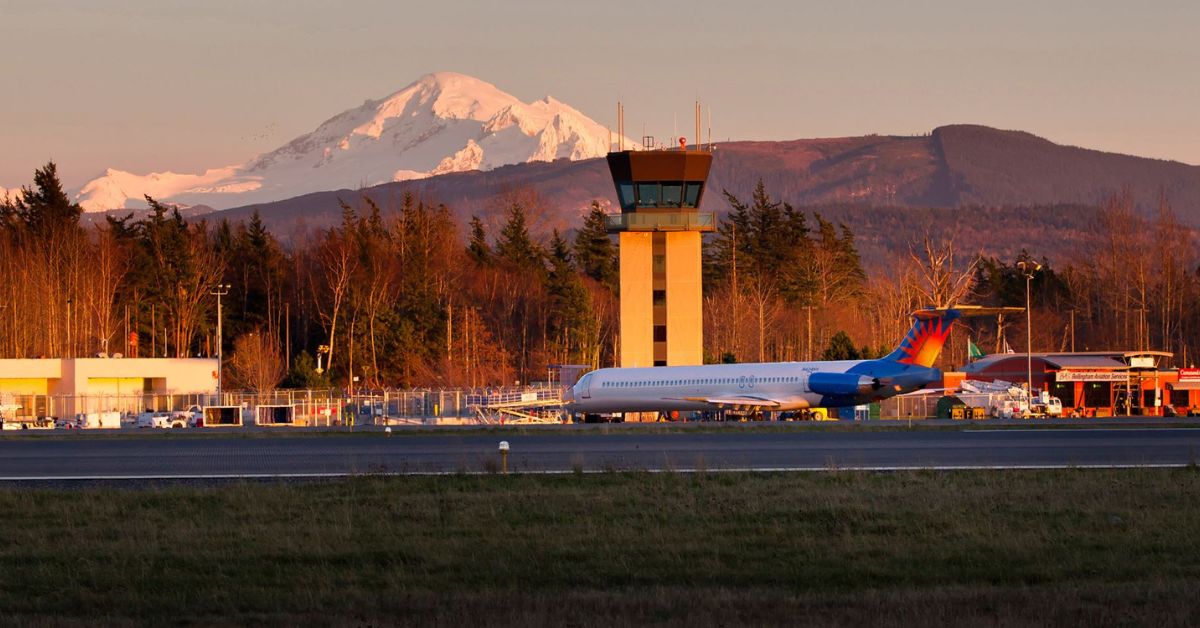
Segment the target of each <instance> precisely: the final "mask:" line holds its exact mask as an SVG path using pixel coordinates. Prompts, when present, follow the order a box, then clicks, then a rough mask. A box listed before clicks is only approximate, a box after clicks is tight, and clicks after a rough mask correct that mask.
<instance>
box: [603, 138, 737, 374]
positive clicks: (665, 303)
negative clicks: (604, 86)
mask: <svg viewBox="0 0 1200 628" xmlns="http://www.w3.org/2000/svg"><path fill="white" fill-rule="evenodd" d="M647 139H649V138H647ZM644 144H646V145H647V146H652V145H653V140H650V141H647V142H644ZM711 166H712V152H711V151H709V150H700V149H699V147H694V148H693V149H692V150H689V149H688V148H687V146H686V142H685V141H684V140H680V145H679V147H677V148H668V149H661V148H660V149H657V150H655V149H646V150H637V151H618V152H613V153H609V154H608V168H609V170H610V171H611V172H612V177H613V183H614V184H615V185H616V191H617V199H618V201H619V202H620V204H621V213H620V214H611V215H609V216H608V231H609V233H617V234H619V238H620V242H619V251H620V270H621V360H620V362H621V366H623V367H637V366H686V365H695V364H702V363H703V361H704V328H703V317H702V315H701V307H702V299H701V295H702V290H701V289H702V286H701V257H700V241H701V234H702V233H703V232H705V231H712V230H713V229H714V228H715V215H714V213H713V212H702V211H699V207H700V202H701V201H702V200H703V198H704V187H705V184H706V183H707V181H708V172H709V168H710V167H711Z"/></svg>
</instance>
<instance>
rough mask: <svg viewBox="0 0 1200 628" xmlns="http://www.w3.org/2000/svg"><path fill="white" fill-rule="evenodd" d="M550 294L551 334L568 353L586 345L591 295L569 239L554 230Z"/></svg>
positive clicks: (591, 331)
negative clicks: (579, 269) (572, 260)
mask: <svg viewBox="0 0 1200 628" xmlns="http://www.w3.org/2000/svg"><path fill="white" fill-rule="evenodd" d="M546 294H547V295H548V296H549V297H550V316H549V320H548V323H549V325H548V326H549V329H548V335H549V337H550V339H551V340H552V341H555V342H557V343H558V344H559V345H560V347H561V348H562V349H564V350H565V351H566V353H567V354H568V355H571V356H572V357H574V355H573V354H574V352H576V351H578V349H579V348H580V347H581V346H582V345H583V343H584V341H585V340H586V339H587V336H588V335H590V334H592V333H594V330H593V329H592V325H591V324H590V323H591V317H590V316H589V312H590V310H591V299H590V298H589V297H588V293H587V288H585V287H584V286H583V283H582V282H581V281H580V280H579V274H578V273H577V272H576V271H575V267H574V266H573V265H572V263H571V252H570V249H569V248H568V245H567V242H566V240H564V239H563V238H562V236H561V235H559V233H558V230H557V229H556V230H555V231H554V234H553V237H552V238H551V240H550V272H549V274H548V275H547V277H546Z"/></svg>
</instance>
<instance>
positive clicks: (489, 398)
mask: <svg viewBox="0 0 1200 628" xmlns="http://www.w3.org/2000/svg"><path fill="white" fill-rule="evenodd" d="M467 407H469V408H472V409H473V410H474V411H475V416H476V417H477V419H478V421H479V422H480V423H482V424H485V425H511V424H531V423H546V424H549V423H562V419H563V398H562V389H561V388H557V387H552V388H530V389H525V390H512V389H507V390H497V391H495V392H487V393H481V394H472V395H468V396H467Z"/></svg>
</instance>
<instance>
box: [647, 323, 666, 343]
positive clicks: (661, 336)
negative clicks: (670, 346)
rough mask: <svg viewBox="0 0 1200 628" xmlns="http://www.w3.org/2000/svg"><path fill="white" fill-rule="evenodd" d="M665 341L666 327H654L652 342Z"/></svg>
mask: <svg viewBox="0 0 1200 628" xmlns="http://www.w3.org/2000/svg"><path fill="white" fill-rule="evenodd" d="M642 329H645V327H643V328H642ZM666 341H667V326H666V325H655V326H654V342H666Z"/></svg>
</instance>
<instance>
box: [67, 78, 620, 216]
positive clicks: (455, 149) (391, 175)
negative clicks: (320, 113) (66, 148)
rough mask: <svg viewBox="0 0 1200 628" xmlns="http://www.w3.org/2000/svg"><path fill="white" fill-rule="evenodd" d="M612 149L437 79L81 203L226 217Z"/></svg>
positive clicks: (126, 178) (577, 117)
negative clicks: (221, 163) (219, 163)
mask: <svg viewBox="0 0 1200 628" xmlns="http://www.w3.org/2000/svg"><path fill="white" fill-rule="evenodd" d="M609 141H610V135H609V132H608V129H607V128H605V127H604V126H602V125H600V124H598V123H596V122H595V121H593V120H591V119H590V118H588V117H587V116H585V115H584V114H582V113H580V112H579V111H578V110H576V109H574V108H573V107H570V106H569V105H567V104H565V103H562V102H560V101H558V100H555V99H554V98H552V97H550V96H546V97H545V98H543V99H541V100H535V101H533V102H531V103H523V102H521V101H520V100H519V99H518V98H516V97H515V96H512V95H510V94H508V93H505V92H503V91H501V90H500V89H499V88H497V87H496V86H495V85H492V84H491V83H488V82H485V81H482V80H479V79H477V78H474V77H471V76H467V75H465V74H459V73H456V72H436V73H432V74H426V75H424V76H422V77H421V78H419V79H417V80H416V81H414V82H413V83H411V84H410V85H408V86H407V87H405V88H403V89H401V90H399V91H397V92H394V93H392V94H390V95H388V96H386V97H384V98H381V99H379V100H367V101H365V102H364V103H363V104H362V105H360V106H358V107H356V108H353V109H347V110H346V111H343V112H341V113H339V114H338V115H336V116H333V117H332V118H329V119H328V120H326V121H324V122H322V123H321V124H320V125H318V126H317V128H316V129H314V130H313V131H312V132H311V133H308V134H306V135H301V136H300V137H297V138H295V139H293V140H292V141H290V142H288V143H287V144H285V145H283V146H281V147H279V148H277V149H275V150H273V151H271V152H268V153H264V154H261V155H258V156H256V157H254V158H252V159H250V160H248V161H246V162H245V163H243V164H239V165H234V166H227V167H224V168H213V169H209V170H207V171H205V172H204V173H203V174H177V173H172V172H163V173H151V174H148V175H136V174H132V173H128V172H122V171H119V170H113V169H110V170H109V171H107V172H106V173H105V174H104V175H103V176H101V177H99V178H97V179H94V180H92V181H90V182H88V183H87V184H86V185H84V186H83V188H82V189H81V190H80V192H79V194H78V195H77V199H78V200H79V202H80V204H81V205H83V207H84V208H85V209H87V210H88V211H99V210H105V209H117V208H122V207H125V206H126V205H128V204H131V201H132V204H134V205H140V204H141V202H142V196H143V195H144V194H149V195H150V196H153V197H155V198H157V199H159V200H169V201H172V202H176V203H183V204H188V205H193V204H204V205H209V206H212V207H215V208H218V209H220V208H225V207H232V206H235V205H243V204H248V203H258V202H266V201H273V200H279V199H283V198H289V197H292V196H298V195H300V194H306V193H309V192H317V191H324V190H333V189H341V188H347V187H349V188H354V187H359V186H363V185H368V186H369V185H377V184H379V183H386V182H389V181H400V180H405V179H415V178H422V177H426V176H432V175H437V174H445V173H448V172H462V171H466V170H475V169H482V170H488V169H492V168H496V167H499V166H503V165H508V164H515V163H524V162H529V161H550V160H554V159H561V158H567V159H589V158H592V157H600V156H603V155H604V154H606V153H607V152H608V151H609V150H610V145H609ZM614 141H615V140H614ZM626 143H627V144H629V145H632V142H631V141H630V140H628V139H627V140H626Z"/></svg>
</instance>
